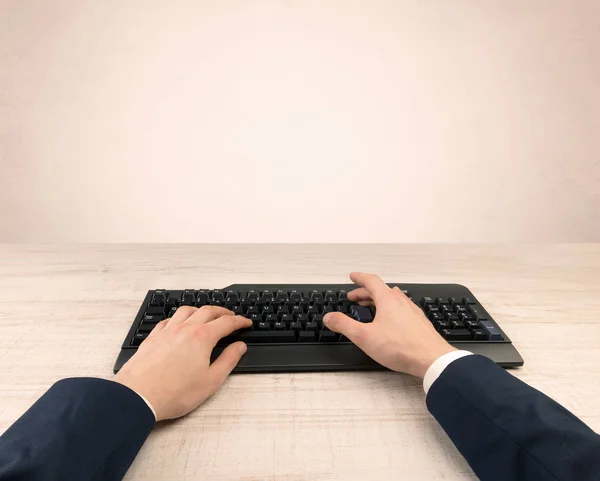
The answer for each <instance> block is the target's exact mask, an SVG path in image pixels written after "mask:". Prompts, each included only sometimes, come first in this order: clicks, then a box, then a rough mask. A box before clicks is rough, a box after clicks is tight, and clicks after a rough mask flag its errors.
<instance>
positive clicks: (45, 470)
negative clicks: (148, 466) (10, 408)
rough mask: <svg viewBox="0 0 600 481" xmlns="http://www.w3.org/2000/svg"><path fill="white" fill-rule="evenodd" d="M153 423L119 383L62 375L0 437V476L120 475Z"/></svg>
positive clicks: (81, 478) (63, 478)
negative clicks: (67, 377)
mask: <svg viewBox="0 0 600 481" xmlns="http://www.w3.org/2000/svg"><path fill="white" fill-rule="evenodd" d="M154 423H155V420H154V414H153V413H152V411H151V410H150V408H149V407H148V405H147V404H146V403H145V402H144V401H143V400H142V398H140V397H139V396H138V395H137V394H136V393H135V392H133V391H132V390H130V389H129V388H127V387H125V386H123V385H121V384H118V383H116V382H112V381H106V380H104V379H93V378H73V379H64V380H62V381H59V382H57V383H56V384H55V385H54V386H52V387H51V388H50V389H49V390H48V392H46V394H44V395H43V396H42V397H41V398H40V399H39V400H38V401H37V402H36V403H35V404H34V405H33V406H32V407H31V408H30V409H29V410H28V411H27V412H26V413H25V414H23V416H21V418H20V419H18V420H17V421H16V422H15V424H13V425H12V426H11V427H10V428H9V429H8V430H7V431H6V432H5V433H4V434H3V435H2V437H0V480H2V481H4V480H10V481H38V480H39V481H42V480H43V481H59V480H60V481H70V480H77V481H87V480H94V481H96V480H98V481H100V480H102V481H112V480H120V479H122V478H123V476H124V475H125V473H126V472H127V469H128V468H129V466H130V465H131V463H132V462H133V460H134V458H135V456H136V455H137V453H138V451H139V450H140V448H141V447H142V444H143V443H144V441H145V440H146V438H147V437H148V434H150V431H151V430H152V428H153V426H154Z"/></svg>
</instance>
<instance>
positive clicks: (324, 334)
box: [319, 331, 339, 342]
mask: <svg viewBox="0 0 600 481" xmlns="http://www.w3.org/2000/svg"><path fill="white" fill-rule="evenodd" d="M338 339H339V334H337V333H335V332H332V331H321V333H320V334H319V342H338Z"/></svg>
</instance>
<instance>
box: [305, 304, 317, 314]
mask: <svg viewBox="0 0 600 481" xmlns="http://www.w3.org/2000/svg"><path fill="white" fill-rule="evenodd" d="M306 313H307V314H308V315H311V314H320V310H319V306H318V305H316V306H310V307H309V308H308V309H307V310H306Z"/></svg>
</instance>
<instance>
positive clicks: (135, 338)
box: [131, 332, 148, 346]
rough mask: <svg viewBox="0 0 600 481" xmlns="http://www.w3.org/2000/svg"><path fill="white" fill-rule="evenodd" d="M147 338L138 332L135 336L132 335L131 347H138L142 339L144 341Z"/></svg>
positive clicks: (143, 333) (145, 334) (144, 334)
mask: <svg viewBox="0 0 600 481" xmlns="http://www.w3.org/2000/svg"><path fill="white" fill-rule="evenodd" d="M147 337H148V334H147V333H145V332H138V333H136V334H134V336H133V339H132V340H131V345H132V346H139V345H140V344H141V343H142V342H143V341H144V339H146V338H147Z"/></svg>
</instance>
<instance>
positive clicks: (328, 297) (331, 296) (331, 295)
mask: <svg viewBox="0 0 600 481" xmlns="http://www.w3.org/2000/svg"><path fill="white" fill-rule="evenodd" d="M337 300H338V298H337V294H336V293H335V291H332V290H331V289H328V290H326V291H325V302H337Z"/></svg>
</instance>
